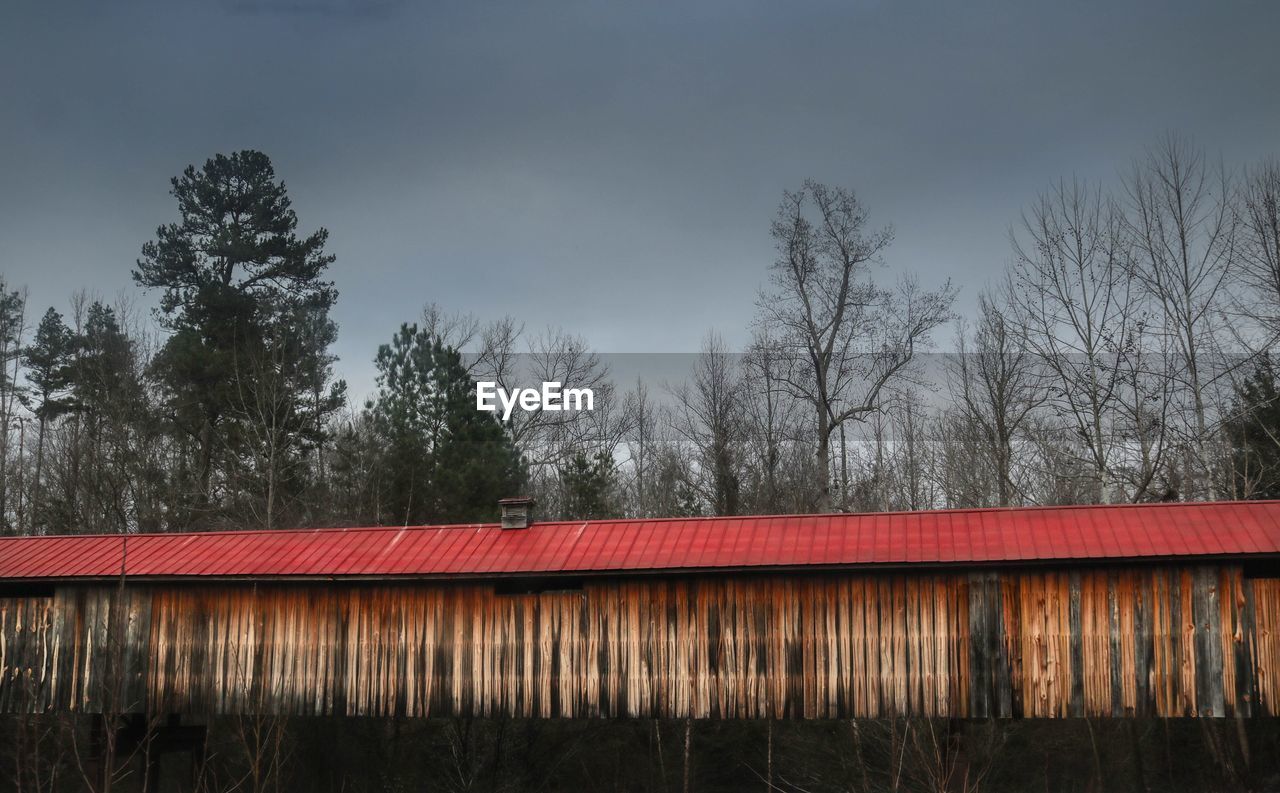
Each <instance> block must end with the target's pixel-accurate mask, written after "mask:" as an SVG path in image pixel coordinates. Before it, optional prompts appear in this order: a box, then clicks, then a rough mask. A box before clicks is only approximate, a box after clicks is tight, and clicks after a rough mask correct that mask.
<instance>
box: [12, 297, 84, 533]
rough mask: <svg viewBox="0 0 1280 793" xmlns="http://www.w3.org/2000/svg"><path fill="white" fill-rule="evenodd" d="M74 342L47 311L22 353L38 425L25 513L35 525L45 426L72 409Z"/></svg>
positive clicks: (55, 315)
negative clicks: (28, 501)
mask: <svg viewBox="0 0 1280 793" xmlns="http://www.w3.org/2000/svg"><path fill="white" fill-rule="evenodd" d="M74 348H75V339H74V337H73V335H72V333H71V329H70V328H68V327H67V326H66V323H64V322H63V321H62V315H61V314H59V313H58V312H57V311H55V310H54V309H53V308H50V309H49V310H48V311H46V312H45V314H44V317H43V318H42V319H41V320H40V325H39V327H37V328H36V335H35V339H34V340H33V341H32V344H31V346H29V347H27V349H26V351H25V352H24V353H23V363H24V364H25V365H26V370H27V381H28V382H29V383H31V391H32V393H33V394H34V396H35V405H34V407H33V408H32V412H33V413H34V414H35V416H36V421H37V423H38V425H39V435H38V436H37V438H36V470H35V476H34V477H33V478H32V482H31V506H30V508H29V512H30V514H31V515H33V516H35V523H36V524H40V523H41V522H42V515H43V510H42V508H41V503H42V502H41V492H40V491H41V483H42V482H43V479H44V450H45V435H46V433H47V431H48V429H49V423H50V421H52V420H53V419H56V418H57V417H58V416H60V415H62V414H63V413H66V412H67V411H68V410H70V409H71V407H72V400H71V398H70V396H69V393H68V392H69V389H70V388H71V382H72V353H73V351H74Z"/></svg>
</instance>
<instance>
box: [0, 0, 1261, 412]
mask: <svg viewBox="0 0 1280 793" xmlns="http://www.w3.org/2000/svg"><path fill="white" fill-rule="evenodd" d="M1277 30H1280V3H1277V2H1275V0H1258V2H1243V1H1237V0H1217V1H1216V2H1169V1H1167V0H1160V1H1157V0H1151V2H1128V1H1125V2H1122V1H1120V0H1109V1H1108V2H1053V3H1048V2H1028V0H1010V1H1009V2H991V1H989V0H969V2H964V3H957V2H947V3H941V2H939V3H922V2H914V1H912V0H905V1H904V0H895V1H894V2H888V1H886V2H857V1H856V0H855V1H852V2H850V1H846V2H832V3H803V2H780V1H775V2H750V1H749V0H734V1H733V2H724V3H709V2H708V3H693V2H689V1H688V0H685V1H684V2H678V3H660V2H630V3H622V2H617V3H594V2H563V3H562V2H550V1H545V2H544V1H539V2H513V3H504V2H486V1H484V0H473V1H472V2H458V3H452V2H396V0H371V1H367V2H360V1H359V0H225V1H224V2H216V1H209V2H184V1H183V0H163V2H132V0H111V2H105V3H104V2H96V1H95V2H84V3H73V2H64V0H32V1H28V0H4V2H3V3H2V4H0V107H2V108H3V111H2V115H0V272H2V273H3V274H4V275H5V276H6V277H7V279H8V280H9V281H10V283H11V284H16V285H26V286H28V287H29V289H30V294H31V301H32V305H31V313H32V314H33V316H37V317H38V315H39V314H40V313H42V312H43V310H44V308H45V307H47V306H49V305H56V306H58V307H59V308H60V309H65V306H66V303H67V298H68V297H69V295H70V293H71V292H72V291H73V290H74V289H77V288H87V289H90V290H93V291H96V292H98V293H100V294H102V295H103V296H105V297H107V298H114V297H115V296H116V295H118V294H120V293H121V292H122V290H123V291H132V289H133V287H132V284H131V281H130V277H129V271H130V268H131V267H132V265H133V262H134V260H135V259H136V258H137V255H138V251H139V248H140V247H141V245H142V244H143V243H144V242H145V241H146V240H148V239H150V238H151V237H152V236H153V235H154V232H155V228H156V226H157V225H159V224H161V223H164V222H169V221H171V220H174V219H176V208H175V204H174V202H173V199H172V198H170V197H169V196H168V195H167V190H168V180H169V178H170V177H171V176H173V175H175V174H177V173H178V172H180V171H181V170H182V168H183V167H185V166H186V165H187V164H189V163H196V164H199V163H203V162H204V160H205V159H206V158H207V157H209V156H210V155H212V154H213V153H214V152H230V151H233V150H237V149H241V148H257V149H261V150H263V151H265V152H267V153H268V154H269V155H270V156H271V158H272V159H273V160H274V162H275V165H276V171H277V173H278V175H280V176H281V177H282V178H283V179H284V180H285V181H286V182H287V184H288V185H289V189H290V193H291V195H292V197H293V199H294V203H295V208H296V209H297V211H298V214H299V217H300V220H301V225H302V229H303V230H304V231H310V230H312V229H314V228H315V227H317V226H324V227H326V228H328V229H329V231H330V243H331V245H330V250H331V252H332V253H334V254H336V255H337V257H338V261H337V264H336V266H335V267H334V270H333V273H332V275H333V278H334V280H335V281H336V282H337V285H338V288H339V290H340V293H341V296H340V298H339V301H338V305H337V308H336V315H335V316H336V319H337V320H338V322H339V324H340V326H341V330H340V342H339V345H338V349H337V352H338V354H339V355H340V356H341V358H342V362H341V364H340V369H341V371H342V373H343V374H344V375H345V376H347V377H348V378H349V379H351V380H352V384H353V387H354V390H355V391H356V392H357V395H360V394H362V393H363V392H365V391H366V390H367V389H368V387H369V385H370V383H371V370H372V365H371V363H370V360H371V358H372V357H373V354H374V351H375V349H376V347H377V345H378V344H379V343H381V342H383V341H384V340H386V339H387V338H389V336H390V335H391V333H392V331H393V330H394V328H395V327H396V326H397V325H398V323H399V322H400V321H402V320H412V319H414V318H415V317H416V316H417V314H418V313H419V310H420V309H421V307H422V305H423V303H425V302H427V301H435V302H437V303H439V304H441V305H443V306H445V307H446V308H448V309H451V310H457V311H465V312H472V313H475V314H477V315H480V316H481V317H484V318H491V317H498V316H501V315H504V314H512V315H515V316H516V317H518V318H520V319H522V320H524V321H526V322H527V323H528V324H529V325H530V326H531V327H537V326H542V325H547V324H555V325H560V326H563V327H564V328H565V329H567V330H570V331H573V332H575V333H580V334H582V335H583V336H585V337H586V338H587V339H588V341H589V342H590V343H591V344H593V345H594V346H595V347H596V348H597V349H600V350H602V351H605V352H675V351H690V350H694V349H696V348H697V346H698V345H699V342H700V340H701V338H702V336H703V335H704V333H705V332H706V331H707V330H708V329H712V328H714V329H716V330H718V331H720V332H721V333H722V334H723V335H724V336H725V337H726V338H727V339H728V340H729V341H730V343H731V344H733V345H735V346H736V345H740V344H741V343H742V342H744V341H745V339H746V336H747V326H748V323H749V321H750V319H751V316H752V313H753V302H754V299H755V294H756V291H757V289H758V288H759V286H760V284H761V283H762V281H763V279H764V277H765V274H766V269H767V267H768V265H769V263H770V262H771V261H772V259H773V255H774V254H773V248H772V243H771V240H770V239H769V236H768V227H769V221H770V219H771V217H772V215H773V212H774V210H775V208H776V205H777V203H778V200H779V198H780V195H781V192H782V190H783V189H785V188H794V187H796V186H798V185H799V184H800V182H801V181H802V180H804V179H805V178H806V177H813V178H817V179H820V180H822V181H827V182H831V183H836V184H840V185H843V186H846V187H851V188H853V189H855V190H856V191H857V192H858V194H859V196H860V197H861V198H862V199H863V200H864V201H865V202H866V203H867V204H868V205H869V206H870V207H871V210H872V213H873V221H875V222H876V223H892V224H894V226H896V228H897V242H896V243H895V244H894V245H893V247H892V248H891V249H890V251H889V253H888V257H887V261H888V263H889V265H890V267H891V271H890V272H891V273H892V272H915V273H918V274H919V275H920V276H921V278H922V280H923V281H925V282H926V283H929V284H933V283H936V282H938V281H940V280H941V279H943V278H945V277H948V276H949V277H951V278H952V279H953V280H954V281H955V282H957V283H958V284H959V285H960V286H961V287H962V290H963V291H962V298H961V308H962V309H966V308H968V307H969V306H970V305H971V304H972V301H973V298H974V296H975V295H976V293H977V292H978V290H980V289H981V288H982V286H983V285H984V284H986V283H988V282H990V281H992V280H993V279H995V278H996V277H997V276H998V275H999V273H1000V272H1001V270H1002V269H1003V267H1004V266H1005V264H1006V262H1007V260H1008V255H1009V254H1008V250H1009V245H1008V230H1009V227H1010V225H1011V224H1012V223H1013V222H1014V221H1015V220H1016V219H1017V217H1018V214H1019V212H1020V211H1021V209H1022V207H1024V206H1025V205H1026V204H1027V203H1028V201H1029V200H1031V199H1032V198H1033V197H1034V196H1035V194H1036V193H1037V192H1038V191H1040V190H1041V189H1043V188H1044V187H1045V186H1046V184H1047V183H1048V182H1050V181H1051V180H1053V179H1056V178H1058V177H1059V176H1064V175H1065V176H1071V175H1073V174H1075V175H1078V176H1081V177H1085V178H1090V179H1103V180H1113V179H1114V178H1115V175H1116V174H1117V173H1118V172H1119V171H1120V169H1122V168H1123V167H1125V166H1126V164H1127V163H1128V162H1129V161H1130V160H1131V159H1132V158H1133V157H1134V156H1135V155H1136V154H1138V153H1140V152H1141V150H1142V148H1143V146H1145V145H1147V144H1148V143H1151V142H1152V141H1154V139H1155V138H1156V137H1157V136H1159V135H1160V134H1162V133H1164V132H1166V131H1178V132H1181V133H1185V134H1187V135H1190V136H1192V137H1194V138H1195V139H1196V140H1197V141H1198V142H1200V143H1201V144H1203V145H1204V146H1205V147H1206V148H1207V149H1208V150H1209V151H1210V153H1211V154H1214V155H1221V156H1222V157H1223V158H1224V159H1225V160H1226V161H1227V162H1228V164H1236V165H1238V164H1244V163H1247V162H1251V161H1254V160H1257V159H1259V158H1261V157H1263V156H1265V155H1268V154H1270V155H1280V134H1278V133H1280V66H1277V60H1276V50H1275V47H1276V37H1275V34H1276V31H1277ZM947 335H949V332H948V334H947ZM940 341H942V342H949V338H944V339H942V340H940Z"/></svg>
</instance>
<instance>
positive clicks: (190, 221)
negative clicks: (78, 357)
mask: <svg viewBox="0 0 1280 793" xmlns="http://www.w3.org/2000/svg"><path fill="white" fill-rule="evenodd" d="M171 194H172V195H173V196H174V198H176V199H177V202H178V209H179V213H180V215H181V221H180V222H178V223H171V224H168V225H165V226H161V227H160V228H159V229H158V230H157V232H156V239H155V240H153V241H151V242H148V243H147V244H146V245H145V246H143V249H142V257H141V258H140V259H139V260H138V263H137V267H136V269H135V270H134V279H135V280H136V281H137V282H138V283H139V284H141V285H142V286H144V287H147V288H151V289H158V290H160V292H161V296H160V318H161V321H162V323H163V324H164V326H165V327H166V328H167V329H169V330H170V331H172V335H171V336H170V337H169V339H168V341H167V342H166V344H165V346H164V348H163V349H162V350H161V351H160V354H159V355H158V356H157V358H156V360H155V362H154V367H155V372H156V375H157V376H158V379H159V380H160V382H161V383H162V384H163V386H164V388H165V391H166V392H167V395H168V406H169V411H170V414H171V417H172V419H173V421H174V423H175V424H176V425H177V427H179V428H180V429H181V431H182V432H183V433H185V435H186V436H187V437H189V438H190V440H191V442H192V444H193V445H194V455H193V456H194V460H193V478H194V480H195V481H194V482H193V485H194V491H195V493H194V495H195V503H194V504H193V506H195V507H197V508H198V509H203V508H207V507H210V506H214V507H216V506H217V504H211V502H212V501H213V498H214V495H215V491H216V489H217V488H218V486H219V485H222V486H225V487H228V488H229V489H232V490H233V491H234V493H235V494H236V495H237V496H239V495H240V494H243V493H248V494H249V498H250V502H251V507H252V509H253V511H254V517H253V522H254V523H256V524H258V525H263V524H265V525H267V526H271V525H274V523H275V521H276V512H277V510H278V508H279V506H280V505H281V504H283V503H285V499H284V498H283V494H282V493H281V488H282V487H285V486H289V487H293V488H294V489H295V490H296V489H297V487H299V485H298V476H297V475H296V472H297V471H298V470H299V469H300V466H299V465H298V458H299V456H300V455H305V454H306V453H307V452H308V451H309V450H310V449H312V448H314V447H315V446H316V445H318V444H319V443H320V438H321V436H322V435H323V427H324V425H325V418H326V417H327V416H329V415H330V414H332V413H333V412H334V411H335V410H336V409H337V408H338V407H339V406H340V405H341V404H342V403H343V401H344V386H343V384H342V383H333V382H331V381H332V367H331V364H332V361H333V358H332V356H331V355H330V354H329V353H328V348H329V346H330V345H331V344H332V342H333V340H334V337H335V335H336V328H335V326H334V324H333V322H332V321H331V320H330V319H329V316H328V315H329V309H330V308H331V307H332V306H333V303H334V301H335V300H336V298H337V292H336V290H335V289H334V287H333V284H332V283H331V282H330V281H327V280H325V277H324V276H325V272H326V270H327V269H328V267H329V265H331V264H332V263H333V261H334V257H333V256H331V255H328V254H326V253H325V252H324V246H325V242H326V240H327V239H328V232H327V231H325V230H324V229H319V230H317V231H316V232H314V233H312V234H311V235H309V236H306V237H299V236H298V234H297V227H298V218H297V215H296V214H295V213H294V211H293V209H292V207H291V203H290V200H289V197H288V195H287V192H286V189H285V185H284V183H283V182H278V181H276V178H275V171H274V169H273V168H272V165H271V161H270V159H268V158H267V156H266V155H265V154H262V153H261V152H257V151H241V152H236V153H235V154H232V155H230V156H225V155H221V154H219V155H216V156H215V157H214V158H213V159H210V160H208V161H207V162H206V163H205V164H204V167H203V168H201V169H199V170H197V169H196V168H195V167H194V166H189V167H188V168H187V169H186V170H185V171H184V172H183V174H182V176H181V177H177V178H174V179H173V180H172V190H171ZM219 474H220V475H221V476H220V478H219ZM233 478H234V479H233Z"/></svg>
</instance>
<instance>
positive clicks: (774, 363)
mask: <svg viewBox="0 0 1280 793" xmlns="http://www.w3.org/2000/svg"><path fill="white" fill-rule="evenodd" d="M786 367H787V359H786V351H785V350H784V349H782V348H781V346H780V345H779V343H778V342H777V340H776V339H774V338H772V337H770V336H769V334H768V332H767V330H766V329H758V330H757V331H756V333H755V334H754V337H753V339H752V342H751V346H750V348H748V350H747V353H746V355H744V356H743V359H742V381H743V386H744V388H743V393H742V405H743V420H744V422H745V427H746V431H745V435H746V438H745V449H744V451H745V452H746V454H747V459H746V461H745V462H746V466H747V471H748V476H749V479H750V481H751V487H749V488H747V492H745V493H744V496H745V497H746V498H748V499H749V500H751V502H752V505H751V511H753V512H757V513H774V514H777V513H783V512H798V511H801V510H803V509H805V508H807V507H808V505H810V504H812V503H813V501H814V500H815V499H814V494H813V493H812V492H810V491H811V490H812V487H811V483H812V481H813V478H814V477H813V469H814V467H815V463H814V454H813V449H812V445H813V444H812V443H811V442H810V441H811V434H810V433H808V432H807V430H808V425H807V423H806V422H805V421H804V415H803V413H804V405H803V403H802V402H801V401H799V400H797V399H796V397H795V395H794V394H793V393H792V391H791V389H790V388H788V387H787V384H786V383H785V382H783V379H782V376H783V374H784V373H785V371H786Z"/></svg>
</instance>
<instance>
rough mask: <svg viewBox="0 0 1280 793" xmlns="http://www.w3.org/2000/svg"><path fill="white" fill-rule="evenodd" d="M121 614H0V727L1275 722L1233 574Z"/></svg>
mask: <svg viewBox="0 0 1280 793" xmlns="http://www.w3.org/2000/svg"><path fill="white" fill-rule="evenodd" d="M119 592H120V590H118V589H117V588H116V587H113V586H110V585H101V586H83V585H81V586H68V587H64V588H59V589H57V590H56V591H55V592H54V594H53V595H52V596H45V597H30V598H19V597H8V598H0V712H13V711H23V710H31V709H35V710H60V709H71V710H76V711H82V712H101V711H102V710H104V709H110V708H116V709H124V710H131V711H141V710H147V711H151V712H161V713H163V712H195V713H252V712H265V713H290V714H345V715H374V716H385V715H410V716H443V715H452V714H469V715H477V716H498V715H515V716H540V717H599V716H607V717H618V716H661V717H685V716H692V717H695V718H760V717H782V718H830V717H850V716H857V717H877V716H888V715H891V714H900V715H918V716H974V717H986V716H999V717H1046V718H1047V717H1064V716H1084V715H1090V716H1129V715H1142V716H1191V715H1202V716H1229V715H1235V714H1239V715H1245V716H1249V715H1270V714H1274V713H1275V712H1276V704H1277V702H1278V701H1280V685H1278V684H1277V677H1278V676H1280V581H1277V580H1268V579H1249V578H1245V577H1244V576H1243V575H1242V573H1241V571H1240V569H1239V568H1238V567H1208V566H1201V567H1138V568H1097V569H1073V570H1031V571H1025V570H1024V571H1000V572H983V573H968V574H966V573H929V574H927V573H897V574H880V575H869V574H860V573H859V574H853V573H850V574H821V575H814V574H808V575H798V574H797V575H768V576H747V575H737V576H735V575H718V576H706V577H699V578H688V579H674V578H633V579H629V580H613V581H609V580H601V581H597V582H589V583H587V584H586V586H585V587H584V589H582V590H581V591H560V592H542V593H538V594H518V595H510V594H501V593H497V592H495V590H494V587H493V586H491V585H481V584H470V585H466V584H447V585H443V584H430V583H387V584H368V583H363V584H345V583H340V582H335V583H328V584H314V583H307V584H303V583H298V584H259V585H256V586H255V585H253V584H207V585H198V584H192V583H176V584H164V585H161V584H136V585H130V586H129V587H128V588H127V589H126V590H124V592H125V596H124V601H123V603H124V608H123V609H119V610H117V609H115V608H114V602H115V600H116V599H117V598H118V597H119ZM117 617H119V618H122V619H123V620H124V621H123V622H117V621H116V619H117ZM117 670H118V672H117ZM113 703H121V704H113Z"/></svg>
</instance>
